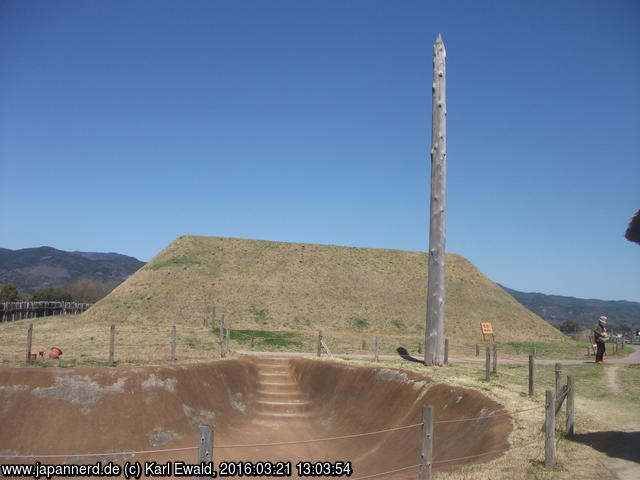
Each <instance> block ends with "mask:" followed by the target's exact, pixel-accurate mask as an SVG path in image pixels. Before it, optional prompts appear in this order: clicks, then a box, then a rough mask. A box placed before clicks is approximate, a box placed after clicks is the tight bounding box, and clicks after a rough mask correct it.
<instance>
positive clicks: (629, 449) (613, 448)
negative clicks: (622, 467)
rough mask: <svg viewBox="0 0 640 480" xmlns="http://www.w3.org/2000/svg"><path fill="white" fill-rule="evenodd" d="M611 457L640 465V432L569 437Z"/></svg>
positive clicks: (600, 433)
mask: <svg viewBox="0 0 640 480" xmlns="http://www.w3.org/2000/svg"><path fill="white" fill-rule="evenodd" d="M568 440H570V441H572V442H577V443H582V444H584V445H589V446H590V447H591V448H594V449H596V450H598V451H599V452H602V453H604V454H606V455H608V456H610V457H615V458H622V459H623V460H630V461H632V462H638V463H640V432H591V433H582V434H579V435H572V436H571V437H568Z"/></svg>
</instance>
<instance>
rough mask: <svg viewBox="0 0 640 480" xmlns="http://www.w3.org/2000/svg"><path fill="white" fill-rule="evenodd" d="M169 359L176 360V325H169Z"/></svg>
mask: <svg viewBox="0 0 640 480" xmlns="http://www.w3.org/2000/svg"><path fill="white" fill-rule="evenodd" d="M171 361H172V362H175V361H176V326H175V325H174V326H172V327H171Z"/></svg>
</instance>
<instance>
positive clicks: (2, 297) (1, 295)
mask: <svg viewBox="0 0 640 480" xmlns="http://www.w3.org/2000/svg"><path fill="white" fill-rule="evenodd" d="M19 301H20V294H19V293H18V289H17V288H16V286H15V285H11V284H9V285H5V286H4V287H2V289H1V290H0V302H19Z"/></svg>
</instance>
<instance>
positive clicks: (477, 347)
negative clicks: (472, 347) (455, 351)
mask: <svg viewBox="0 0 640 480" xmlns="http://www.w3.org/2000/svg"><path fill="white" fill-rule="evenodd" d="M479 356H480V345H478V344H477V343H476V357H479Z"/></svg>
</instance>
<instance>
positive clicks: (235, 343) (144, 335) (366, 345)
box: [0, 315, 631, 366]
mask: <svg viewBox="0 0 640 480" xmlns="http://www.w3.org/2000/svg"><path fill="white" fill-rule="evenodd" d="M29 323H32V324H33V344H32V352H34V353H35V352H37V351H38V350H39V349H41V348H44V349H45V350H46V352H48V351H49V350H50V348H51V347H53V346H57V347H59V348H61V349H62V351H63V352H64V354H63V356H62V359H61V361H60V362H49V361H45V362H40V361H38V362H36V363H34V364H33V365H37V366H47V365H50V366H54V365H55V366H58V365H60V366H83V365H87V366H91V365H95V366H100V365H107V362H108V355H109V337H110V324H109V323H108V322H104V321H103V322H98V321H87V319H86V318H85V317H84V316H82V315H67V316H56V317H42V318H35V319H30V320H21V321H17V322H7V323H4V324H1V325H0V335H1V338H2V344H3V348H2V350H1V351H0V365H1V366H25V365H27V364H26V363H25V353H26V338H27V328H28V325H29ZM115 325H116V345H115V352H116V354H115V360H116V363H117V364H121V365H122V364H133V365H157V364H163V363H165V362H166V361H168V360H169V359H170V351H171V347H170V341H171V327H172V325H173V324H172V323H170V322H167V321H162V320H160V321H150V320H144V319H142V320H139V321H138V322H136V323H135V324H129V323H125V322H120V323H115ZM232 327H233V328H232V329H231V350H232V352H233V350H252V351H264V350H267V351H292V352H315V351H316V349H317V338H318V331H317V330H313V329H311V328H310V327H307V328H306V329H299V330H268V329H266V328H235V327H234V326H233V325H232ZM176 328H177V361H178V362H180V363H189V362H202V361H210V360H214V359H217V358H220V351H219V328H218V325H216V326H214V327H211V326H209V327H204V326H202V323H201V322H198V323H197V324H196V323H195V322H193V323H192V324H185V323H182V324H177V327H176ZM323 335H324V340H325V342H326V344H327V345H328V346H329V348H330V349H331V351H332V352H334V353H336V354H344V353H348V354H361V355H373V349H374V345H375V336H376V334H372V333H370V332H368V331H366V330H358V329H352V330H324V331H323ZM378 336H380V338H381V351H380V353H381V354H383V355H394V354H397V353H398V352H399V351H406V352H407V353H408V354H410V355H413V356H415V357H419V358H421V355H422V353H420V346H421V344H422V343H423V342H424V336H423V333H422V332H417V331H416V332H415V333H414V332H411V331H409V332H404V333H403V332H401V331H398V332H391V333H387V334H379V335H378ZM252 338H253V340H252ZM476 341H477V344H478V345H479V350H480V357H481V358H484V350H485V348H486V347H487V346H489V343H488V342H483V341H481V340H479V339H476ZM534 347H535V348H536V358H537V359H573V360H582V359H587V357H586V356H585V352H586V342H575V341H573V340H569V339H567V340H565V341H564V342H536V343H528V342H506V343H504V344H500V343H499V344H498V352H499V358H500V359H516V360H522V361H524V360H527V358H528V355H529V354H530V353H532V352H533V348H534ZM609 350H610V354H609V356H610V357H613V354H612V353H611V351H612V349H611V348H610V349H609ZM630 351H631V350H630V349H626V350H625V351H622V352H619V354H618V356H622V355H626V354H627V352H630ZM45 356H46V354H45ZM449 356H450V357H451V358H475V357H476V348H475V344H473V345H472V344H470V343H467V344H458V343H454V342H453V341H450V346H449Z"/></svg>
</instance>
